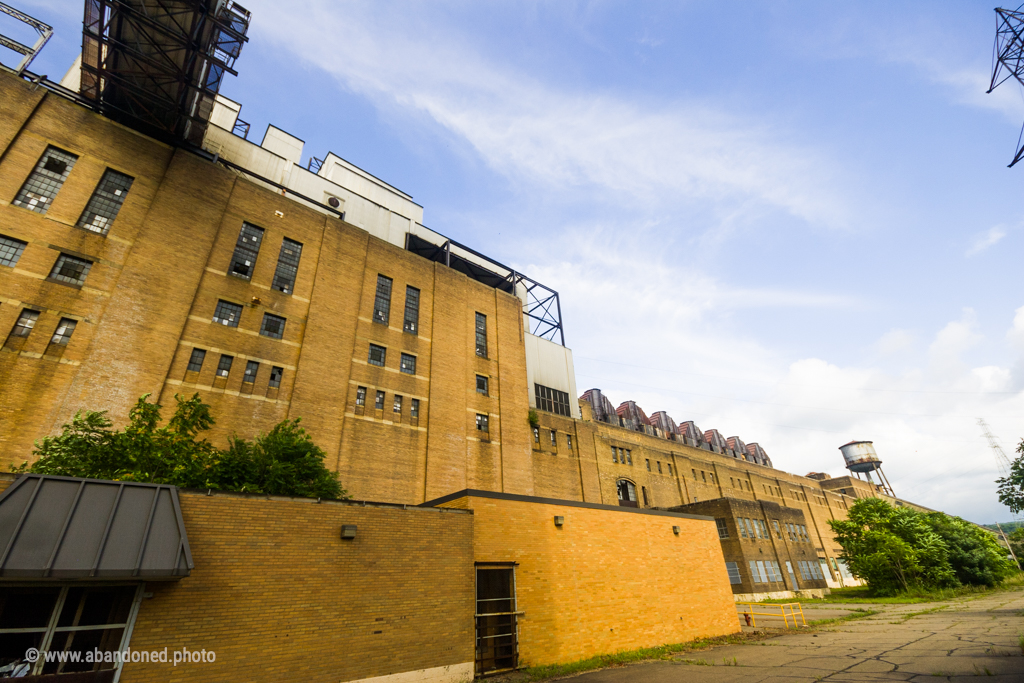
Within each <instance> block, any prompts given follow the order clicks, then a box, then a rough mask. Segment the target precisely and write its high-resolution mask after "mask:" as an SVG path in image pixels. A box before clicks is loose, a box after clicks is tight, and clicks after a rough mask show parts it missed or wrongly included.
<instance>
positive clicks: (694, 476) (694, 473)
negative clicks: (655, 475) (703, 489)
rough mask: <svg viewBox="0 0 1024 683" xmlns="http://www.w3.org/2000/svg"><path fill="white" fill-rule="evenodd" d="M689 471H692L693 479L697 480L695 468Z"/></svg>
mask: <svg viewBox="0 0 1024 683" xmlns="http://www.w3.org/2000/svg"><path fill="white" fill-rule="evenodd" d="M647 469H651V468H650V467H648V468H647ZM690 471H691V472H693V480H694V481H697V470H694V469H691V470H690Z"/></svg>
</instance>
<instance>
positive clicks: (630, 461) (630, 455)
mask: <svg viewBox="0 0 1024 683" xmlns="http://www.w3.org/2000/svg"><path fill="white" fill-rule="evenodd" d="M626 464H627V465H632V464H633V451H631V450H629V449H628V448H627V449H626Z"/></svg>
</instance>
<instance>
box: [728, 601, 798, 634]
mask: <svg viewBox="0 0 1024 683" xmlns="http://www.w3.org/2000/svg"><path fill="white" fill-rule="evenodd" d="M736 604H737V605H746V606H747V607H749V609H748V610H747V611H745V612H743V617H744V619H746V618H747V617H749V619H748V625H750V626H757V620H756V619H755V618H754V617H755V616H759V617H782V621H783V623H784V624H786V628H789V620H790V619H792V620H793V628H799V627H800V624H798V623H797V617H798V616H799V617H800V621H802V622H803V625H804V626H807V619H805V618H804V608H803V606H802V605H801V604H800V603H799V602H784V603H781V604H764V603H760V602H737V603H736ZM755 605H757V606H758V607H761V608H769V607H778V608H779V611H778V612H755V611H754V606H755ZM787 608H788V609H789V614H788V615H787V614H786V609H787Z"/></svg>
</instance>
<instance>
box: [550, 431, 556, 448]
mask: <svg viewBox="0 0 1024 683" xmlns="http://www.w3.org/2000/svg"><path fill="white" fill-rule="evenodd" d="M549 435H550V436H551V447H552V448H555V447H556V446H558V440H557V436H556V434H555V430H554V429H552V430H551V431H550V432H549Z"/></svg>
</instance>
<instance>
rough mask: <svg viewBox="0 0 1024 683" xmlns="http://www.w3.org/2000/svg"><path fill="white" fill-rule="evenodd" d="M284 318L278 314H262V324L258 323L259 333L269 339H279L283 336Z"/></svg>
mask: <svg viewBox="0 0 1024 683" xmlns="http://www.w3.org/2000/svg"><path fill="white" fill-rule="evenodd" d="M284 323H285V319H284V318H282V317H281V316H279V315H271V314H270V313H264V314H263V324H262V325H260V334H261V335H263V336H264V337H270V338H271V339H280V338H281V337H283V336H284Z"/></svg>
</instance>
